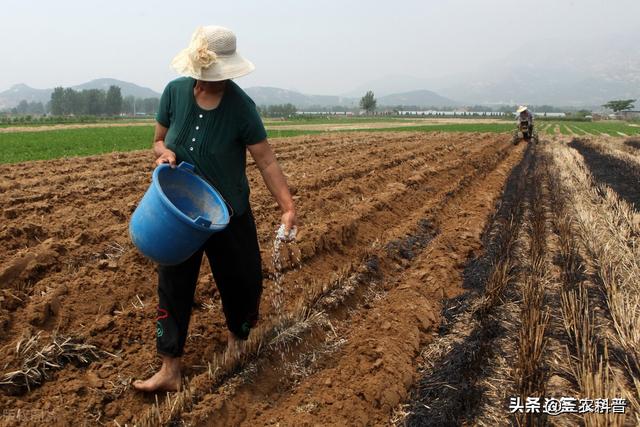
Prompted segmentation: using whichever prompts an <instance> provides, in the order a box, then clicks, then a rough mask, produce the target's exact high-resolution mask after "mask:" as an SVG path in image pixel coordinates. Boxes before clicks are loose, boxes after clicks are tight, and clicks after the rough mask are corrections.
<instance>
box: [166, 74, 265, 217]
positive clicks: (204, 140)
mask: <svg viewBox="0 0 640 427" xmlns="http://www.w3.org/2000/svg"><path fill="white" fill-rule="evenodd" d="M195 84H196V80H195V79H192V78H190V77H181V78H178V79H176V80H173V81H171V82H170V83H169V84H168V85H167V87H166V88H165V89H164V91H163V93H162V97H161V98H160V107H159V108H158V114H157V115H156V120H157V121H158V123H160V124H161V125H162V126H164V127H167V128H169V130H168V132H167V136H166V137H165V141H164V142H165V146H166V147H167V148H168V149H170V150H172V151H174V152H175V153H176V158H177V161H178V163H180V162H182V161H185V162H188V163H191V164H193V165H194V166H195V169H196V173H197V174H198V175H200V176H202V177H203V178H205V179H206V180H207V181H209V182H210V183H211V184H212V185H213V186H214V187H215V188H216V189H217V190H218V191H219V192H220V194H222V197H224V198H225V200H226V201H227V203H228V204H229V205H231V207H232V208H233V211H234V214H235V215H241V214H243V213H244V212H245V211H246V210H247V208H248V206H249V182H248V180H247V175H246V171H245V170H246V152H247V150H246V146H247V145H252V144H256V143H258V142H261V141H263V140H265V139H266V138H267V132H266V130H265V128H264V125H263V124H262V120H261V119H260V116H259V115H258V111H257V109H256V105H255V103H254V102H253V100H252V99H251V98H249V96H248V95H247V94H246V93H245V92H244V91H243V90H242V89H240V87H239V86H238V85H237V84H235V83H234V82H233V81H231V80H229V81H228V82H227V85H226V88H225V91H224V94H223V96H222V99H221V100H220V104H219V105H218V106H217V107H216V108H215V109H213V110H204V109H202V108H200V107H199V106H198V104H197V103H196V100H195V97H194V95H193V88H194V86H195Z"/></svg>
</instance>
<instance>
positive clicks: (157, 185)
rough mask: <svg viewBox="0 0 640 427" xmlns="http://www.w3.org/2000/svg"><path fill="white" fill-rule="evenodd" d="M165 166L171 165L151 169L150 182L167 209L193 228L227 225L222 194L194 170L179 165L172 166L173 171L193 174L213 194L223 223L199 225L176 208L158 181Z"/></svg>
mask: <svg viewBox="0 0 640 427" xmlns="http://www.w3.org/2000/svg"><path fill="white" fill-rule="evenodd" d="M167 168H171V166H169V165H168V164H162V165H160V166H158V167H156V168H155V169H154V171H153V174H152V176H151V180H152V184H153V186H154V187H155V188H156V190H157V191H158V194H159V195H160V200H161V201H162V203H163V204H164V205H165V206H166V207H167V208H169V210H170V211H171V212H173V213H174V214H175V215H176V216H177V217H178V218H179V219H180V220H181V221H182V222H184V223H186V224H188V225H190V226H192V227H193V228H196V229H198V230H202V231H220V230H222V229H224V228H225V227H226V226H227V225H229V221H230V215H229V209H228V208H227V205H226V203H225V202H224V199H223V198H222V196H221V195H220V193H219V192H218V190H216V189H215V188H214V187H213V186H212V185H211V184H209V183H208V182H207V181H206V180H204V179H202V178H201V177H200V176H198V175H196V174H195V173H194V172H189V171H186V170H183V169H181V168H179V167H176V168H172V169H173V171H174V172H179V173H183V174H189V175H191V176H193V178H195V179H197V180H199V181H200V182H201V183H203V184H204V185H205V187H206V188H207V190H209V192H210V193H211V194H213V196H214V198H215V199H216V200H217V201H218V203H219V204H220V205H221V206H222V213H223V218H222V221H223V223H222V224H220V223H217V224H214V223H211V225H210V226H209V227H205V226H203V225H200V224H198V223H196V221H195V219H191V218H190V217H188V216H187V215H185V213H184V212H182V211H181V210H180V209H178V208H177V207H175V205H174V204H173V203H171V201H170V200H169V198H168V197H167V195H166V194H164V191H163V190H162V186H161V185H160V183H159V178H158V176H159V174H160V172H161V171H162V170H164V169H167Z"/></svg>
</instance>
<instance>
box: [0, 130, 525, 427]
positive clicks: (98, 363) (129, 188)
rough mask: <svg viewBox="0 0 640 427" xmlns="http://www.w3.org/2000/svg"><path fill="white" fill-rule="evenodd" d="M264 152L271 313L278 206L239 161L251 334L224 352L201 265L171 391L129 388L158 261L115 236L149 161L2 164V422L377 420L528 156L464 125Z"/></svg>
mask: <svg viewBox="0 0 640 427" xmlns="http://www.w3.org/2000/svg"><path fill="white" fill-rule="evenodd" d="M272 144H273V146H274V149H275V151H276V153H277V156H278V158H279V161H280V163H281V166H282V168H283V170H284V171H285V172H286V174H287V175H288V179H289V183H290V185H291V187H292V191H293V192H294V195H295V196H294V197H295V199H296V201H297V208H298V211H299V220H300V233H299V235H298V242H297V244H295V245H291V246H290V247H288V248H285V252H284V253H283V254H282V255H283V259H284V262H283V270H282V274H283V275H284V276H283V280H282V287H283V290H282V294H283V298H284V302H283V304H281V305H280V306H279V307H277V308H274V304H272V301H273V299H274V295H275V294H276V293H278V292H279V290H278V289H277V287H276V286H275V284H274V280H273V279H274V277H276V273H277V272H275V271H274V270H273V266H272V247H273V238H274V233H275V230H276V229H277V226H278V225H279V224H278V222H279V211H278V208H277V206H276V204H275V203H274V200H273V198H272V197H271V195H270V194H269V192H268V191H267V190H266V188H265V187H264V184H263V183H262V180H261V178H260V175H259V173H258V171H257V169H256V168H255V166H254V165H253V164H252V163H251V162H249V165H248V175H249V179H250V183H251V187H252V195H251V202H252V206H253V211H254V214H255V217H256V222H257V225H258V234H259V236H260V245H261V251H262V257H263V270H264V273H265V277H266V278H267V280H265V292H264V294H263V302H262V305H261V320H260V323H259V327H258V328H256V329H255V330H254V331H253V332H252V337H251V340H250V342H249V344H248V348H247V352H246V354H245V355H244V356H242V357H240V358H235V359H232V358H225V357H223V353H224V349H225V343H226V328H225V324H224V318H223V316H222V310H221V307H220V299H219V295H218V293H217V291H216V288H215V285H214V284H213V282H212V277H211V274H210V272H209V270H208V267H207V265H206V263H204V264H203V267H202V271H201V276H200V282H199V284H198V289H197V291H196V301H195V303H194V307H193V317H192V321H191V325H190V335H189V337H188V340H187V348H186V353H185V360H184V365H185V371H184V374H185V377H186V378H185V387H184V389H183V391H181V392H179V393H171V394H168V395H167V394H159V395H143V394H140V393H137V392H135V391H134V390H133V389H132V387H131V386H130V383H131V381H132V380H133V379H137V378H143V377H147V376H148V375H150V374H151V373H152V372H154V370H156V369H157V368H158V366H159V364H158V359H157V358H156V355H155V332H156V331H155V318H156V304H157V297H156V293H155V292H156V276H155V270H154V266H153V265H152V264H151V263H150V262H148V261H147V260H145V259H144V258H143V257H142V256H141V255H139V254H138V253H137V252H136V250H135V248H134V247H133V246H132V244H131V243H130V241H129V238H128V232H127V226H128V219H129V217H130V215H131V213H132V212H133V210H134V209H135V206H136V203H137V202H138V201H139V200H140V198H141V197H142V195H143V193H144V191H145V190H146V188H147V186H148V185H149V181H150V174H151V172H152V158H151V155H150V153H149V152H131V153H124V154H110V155H103V156H95V157H85V158H79V159H68V160H54V161H41V162H30V163H22V164H14V165H9V166H4V167H3V168H2V170H0V206H1V207H2V222H1V225H0V331H1V332H0V381H1V380H2V378H5V380H6V379H7V378H8V377H7V376H6V375H7V374H11V373H14V375H13V376H11V378H12V381H5V384H3V385H0V387H1V388H0V408H2V409H0V410H4V411H5V414H4V416H2V412H0V425H13V424H25V425H28V424H34V425H35V424H42V423H46V424H49V425H99V424H102V425H116V423H117V424H119V425H125V424H128V425H134V424H137V425H158V424H170V423H173V424H175V425H182V424H187V425H251V426H256V425H271V424H273V425H317V424H330V425H380V424H387V423H389V420H390V418H391V417H392V416H393V414H394V413H395V412H394V411H396V410H397V408H398V405H399V404H401V403H402V402H404V401H405V400H406V399H407V398H408V397H409V391H410V390H411V388H412V386H413V385H414V383H415V382H416V381H417V380H418V378H419V376H420V375H422V374H421V373H420V372H419V369H418V368H419V366H418V365H419V360H418V358H419V356H420V354H421V351H422V349H424V348H425V347H426V346H427V345H428V344H429V343H431V341H432V340H433V339H434V336H436V335H437V334H438V328H439V325H440V321H441V320H440V319H441V311H442V303H443V301H444V300H445V299H451V298H455V297H457V296H459V295H461V294H462V293H463V291H464V288H463V284H464V277H463V273H464V270H465V266H466V265H467V262H468V260H470V259H472V258H474V257H477V256H479V255H480V254H481V253H482V251H483V239H482V237H483V232H484V231H485V229H486V228H487V227H488V223H489V222H490V220H491V218H492V215H493V214H494V212H495V211H496V207H497V206H499V202H500V198H501V196H502V194H503V189H504V186H505V182H506V181H507V178H508V177H509V175H510V174H511V172H512V169H513V168H514V167H515V166H516V165H518V164H519V163H520V162H521V159H522V158H523V155H524V152H525V151H526V150H527V146H526V145H525V144H520V145H518V146H513V145H511V144H510V136H509V135H506V134H505V135H500V134H479V133H478V134H473V133H467V134H463V133H449V134H445V133H431V134H420V133H399V134H393V133H383V134H379V133H357V134H349V133H345V134H330V135H313V136H303V137H296V138H288V139H281V140H274V141H272ZM65 340H66V341H65ZM25 346H32V347H33V348H34V349H37V350H38V351H40V352H41V353H43V354H59V357H57V358H55V359H52V360H50V361H51V362H52V363H51V366H45V365H43V366H44V368H42V369H41V371H43V372H46V375H44V376H42V377H41V378H39V379H38V380H37V381H33V378H34V377H33V376H29V375H31V374H29V373H28V372H24V371H25V370H26V366H27V365H28V364H26V362H25V358H26V356H25V352H26V350H25V348H26V347H25ZM82 346H94V347H86V348H88V349H91V350H86V349H85V350H83V348H85V347H82ZM56 348H59V349H60V352H59V353H56V351H57V350H56ZM44 349H46V351H45V350H44ZM32 353H33V352H32ZM78 354H79V355H80V356H82V355H83V354H84V356H85V357H84V358H83V357H79V356H78ZM44 360H46V358H45V359H44ZM15 372H23V373H22V374H15ZM3 376H4V377H3ZM27 378H29V380H28V381H27V380H26V379H27Z"/></svg>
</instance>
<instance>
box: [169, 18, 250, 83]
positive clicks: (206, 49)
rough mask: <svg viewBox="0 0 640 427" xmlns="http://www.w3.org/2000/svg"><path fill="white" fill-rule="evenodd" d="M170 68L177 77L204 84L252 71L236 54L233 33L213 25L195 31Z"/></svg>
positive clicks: (243, 59)
mask: <svg viewBox="0 0 640 427" xmlns="http://www.w3.org/2000/svg"><path fill="white" fill-rule="evenodd" d="M171 66H172V67H173V68H174V69H175V70H176V71H177V72H178V74H180V75H183V76H188V77H193V78H194V79H197V80H204V81H208V82H217V81H221V80H227V79H235V78H236V77H240V76H244V75H245V74H249V73H250V72H252V71H253V70H255V68H256V67H255V65H253V64H252V63H251V62H250V61H248V60H247V59H245V58H243V57H242V56H241V55H240V54H239V53H238V52H237V51H236V35H235V34H234V33H233V31H231V30H230V29H228V28H224V27H218V26H215V25H210V26H207V27H198V28H197V29H196V31H195V32H194V33H193V35H192V36H191V43H189V47H187V48H186V49H183V50H182V51H181V52H180V53H179V54H178V55H177V56H176V57H175V58H173V61H171Z"/></svg>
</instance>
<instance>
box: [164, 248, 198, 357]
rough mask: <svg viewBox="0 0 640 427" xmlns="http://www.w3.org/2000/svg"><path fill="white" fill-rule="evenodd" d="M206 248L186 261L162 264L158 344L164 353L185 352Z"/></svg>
mask: <svg viewBox="0 0 640 427" xmlns="http://www.w3.org/2000/svg"><path fill="white" fill-rule="evenodd" d="M203 252H204V248H203V249H200V250H198V252H196V253H195V254H194V255H193V256H192V257H191V258H189V259H188V260H186V261H185V262H183V263H182V264H178V265H173V266H158V299H159V304H158V317H157V319H156V348H157V350H158V353H160V354H162V355H165V356H171V357H179V356H182V352H183V350H184V343H185V341H186V339H187V333H188V330H189V319H190V318H191V308H192V306H193V296H194V293H195V290H196V284H197V282H198V274H199V272H200V264H201V263H202V254H203Z"/></svg>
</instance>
